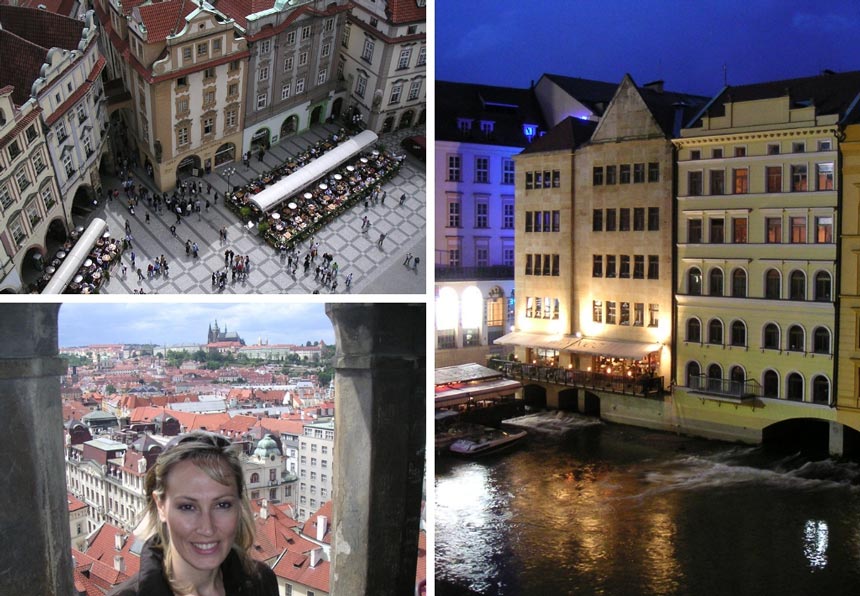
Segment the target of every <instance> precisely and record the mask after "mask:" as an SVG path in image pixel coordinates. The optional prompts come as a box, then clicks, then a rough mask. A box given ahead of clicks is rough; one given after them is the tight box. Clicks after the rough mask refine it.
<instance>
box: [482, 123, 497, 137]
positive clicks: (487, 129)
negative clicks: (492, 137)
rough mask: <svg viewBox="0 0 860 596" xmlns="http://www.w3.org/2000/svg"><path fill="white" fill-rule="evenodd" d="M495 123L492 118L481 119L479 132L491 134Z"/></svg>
mask: <svg viewBox="0 0 860 596" xmlns="http://www.w3.org/2000/svg"><path fill="white" fill-rule="evenodd" d="M495 124H496V123H495V122H493V121H492V120H481V132H482V133H484V134H485V135H489V134H492V132H493V126H494V125H495Z"/></svg>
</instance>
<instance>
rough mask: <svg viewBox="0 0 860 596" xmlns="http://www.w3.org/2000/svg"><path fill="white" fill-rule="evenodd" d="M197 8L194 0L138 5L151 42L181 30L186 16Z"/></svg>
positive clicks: (173, 0)
mask: <svg viewBox="0 0 860 596" xmlns="http://www.w3.org/2000/svg"><path fill="white" fill-rule="evenodd" d="M196 9H197V4H196V3H195V2H194V1H193V0H166V1H165V2H155V3H149V4H141V5H140V6H138V7H137V10H138V12H139V13H140V20H141V21H142V22H143V24H144V26H145V27H146V34H147V35H146V38H147V41H149V42H150V43H152V42H155V41H164V40H165V39H166V38H167V36H168V35H172V34H173V33H176V32H177V31H181V30H182V28H183V27H184V26H185V17H187V16H188V15H189V14H191V13H192V12H194V11H195V10H196Z"/></svg>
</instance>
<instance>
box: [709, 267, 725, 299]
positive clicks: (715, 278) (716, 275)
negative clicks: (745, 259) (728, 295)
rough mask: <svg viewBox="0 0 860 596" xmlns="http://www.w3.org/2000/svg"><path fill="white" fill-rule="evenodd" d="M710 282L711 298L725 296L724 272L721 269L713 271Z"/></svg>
mask: <svg viewBox="0 0 860 596" xmlns="http://www.w3.org/2000/svg"><path fill="white" fill-rule="evenodd" d="M709 277H710V279H709V280H708V294H710V295H711V296H722V295H723V272H722V271H721V270H719V269H711V273H710V276H709Z"/></svg>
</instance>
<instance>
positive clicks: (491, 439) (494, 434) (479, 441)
mask: <svg viewBox="0 0 860 596" xmlns="http://www.w3.org/2000/svg"><path fill="white" fill-rule="evenodd" d="M527 434H528V433H527V432H526V431H524V430H521V431H517V432H507V431H504V430H497V429H495V428H485V429H484V432H482V433H481V434H480V436H474V437H469V438H465V439H458V440H456V441H454V442H453V443H451V447H450V448H449V449H450V451H451V452H452V453H456V454H458V455H467V456H478V455H487V454H490V453H498V452H499V451H502V450H504V449H508V448H510V447H513V446H514V445H516V444H517V443H518V442H519V441H521V440H522V439H524V438H525V436H526V435H527Z"/></svg>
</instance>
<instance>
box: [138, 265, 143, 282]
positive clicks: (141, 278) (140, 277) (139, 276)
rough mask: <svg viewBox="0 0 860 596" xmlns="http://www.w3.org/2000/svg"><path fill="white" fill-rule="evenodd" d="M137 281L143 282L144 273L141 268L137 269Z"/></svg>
mask: <svg viewBox="0 0 860 596" xmlns="http://www.w3.org/2000/svg"><path fill="white" fill-rule="evenodd" d="M137 281H139V282H141V281H143V271H142V270H141V268H140V267H138V268H137Z"/></svg>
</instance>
